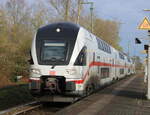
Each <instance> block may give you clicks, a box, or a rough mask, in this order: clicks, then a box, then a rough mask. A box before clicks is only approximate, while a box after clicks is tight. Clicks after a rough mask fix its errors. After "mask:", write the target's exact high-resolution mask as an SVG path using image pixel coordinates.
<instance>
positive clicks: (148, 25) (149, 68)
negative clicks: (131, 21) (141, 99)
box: [138, 17, 150, 100]
mask: <svg viewBox="0 0 150 115" xmlns="http://www.w3.org/2000/svg"><path fill="white" fill-rule="evenodd" d="M138 29H141V30H148V36H149V35H150V22H149V20H148V18H146V17H145V18H144V20H143V21H142V23H141V24H140V25H139V27H138ZM147 58H148V62H147V63H148V64H146V66H147V99H148V100H150V38H149V43H148V57H147Z"/></svg>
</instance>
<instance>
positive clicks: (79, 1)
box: [77, 0, 94, 32]
mask: <svg viewBox="0 0 150 115" xmlns="http://www.w3.org/2000/svg"><path fill="white" fill-rule="evenodd" d="M81 4H89V5H91V7H90V12H91V32H93V9H94V7H93V6H94V3H93V2H81V0H78V16H77V24H79V21H80V8H81V6H80V5H81Z"/></svg>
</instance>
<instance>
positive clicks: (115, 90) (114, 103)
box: [56, 74, 150, 115]
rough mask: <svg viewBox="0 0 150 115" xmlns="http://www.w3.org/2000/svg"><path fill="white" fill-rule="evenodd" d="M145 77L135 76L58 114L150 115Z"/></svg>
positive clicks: (149, 101) (149, 102) (102, 90)
mask: <svg viewBox="0 0 150 115" xmlns="http://www.w3.org/2000/svg"><path fill="white" fill-rule="evenodd" d="M143 79H144V78H143V75H142V74H141V75H134V76H130V77H128V78H126V79H123V80H121V81H119V82H117V83H114V84H112V85H111V86H108V87H106V88H104V89H101V90H100V91H98V92H97V93H94V94H93V95H90V96H88V97H86V98H84V99H82V100H81V101H79V102H77V103H75V104H73V105H71V106H69V107H67V108H65V109H63V110H62V111H59V112H58V113H56V114H57V115H150V100H147V99H146V96H145V95H146V84H144V82H143Z"/></svg>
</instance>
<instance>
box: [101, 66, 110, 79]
mask: <svg viewBox="0 0 150 115" xmlns="http://www.w3.org/2000/svg"><path fill="white" fill-rule="evenodd" d="M101 77H102V78H107V77H109V68H101Z"/></svg>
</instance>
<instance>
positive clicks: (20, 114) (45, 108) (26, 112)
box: [0, 78, 129, 115]
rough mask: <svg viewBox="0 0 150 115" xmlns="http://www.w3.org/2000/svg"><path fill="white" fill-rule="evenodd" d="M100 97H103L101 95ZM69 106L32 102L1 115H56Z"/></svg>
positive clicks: (118, 84) (113, 85) (110, 86)
mask: <svg viewBox="0 0 150 115" xmlns="http://www.w3.org/2000/svg"><path fill="white" fill-rule="evenodd" d="M128 79H129V78H125V79H123V80H120V81H119V82H115V83H113V84H111V85H109V86H106V87H103V88H102V89H100V92H103V91H104V92H105V90H106V89H109V88H110V89H112V88H114V87H117V86H120V84H122V83H123V82H125V81H127V80H128ZM106 91H107V90H106ZM99 96H101V94H99ZM99 96H98V97H99ZM77 102H78V101H77ZM69 105H72V104H71V103H58V102H57V103H50V102H49V103H41V102H32V103H29V104H25V105H22V106H19V107H16V108H13V109H9V110H7V111H5V112H3V114H1V113H0V115H51V114H55V113H57V112H59V111H61V110H63V109H64V108H65V107H67V106H69ZM73 105H74V104H73ZM75 105H76V104H75Z"/></svg>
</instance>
